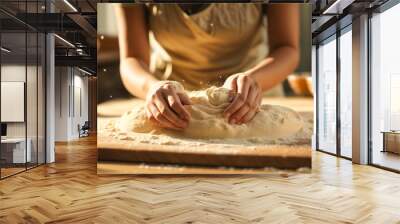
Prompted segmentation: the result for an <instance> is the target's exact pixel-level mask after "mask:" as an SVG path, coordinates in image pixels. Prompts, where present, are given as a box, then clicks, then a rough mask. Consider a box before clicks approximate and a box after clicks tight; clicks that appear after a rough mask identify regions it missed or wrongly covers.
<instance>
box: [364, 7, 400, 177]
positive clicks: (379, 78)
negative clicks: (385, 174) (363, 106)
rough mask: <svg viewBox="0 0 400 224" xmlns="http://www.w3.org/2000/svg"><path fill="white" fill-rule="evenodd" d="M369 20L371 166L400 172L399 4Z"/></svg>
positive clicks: (375, 14)
mask: <svg viewBox="0 0 400 224" xmlns="http://www.w3.org/2000/svg"><path fill="white" fill-rule="evenodd" d="M383 7H385V6H383ZM370 20H371V32H370V33H371V46H370V47H371V77H370V80H371V83H370V122H371V125H370V140H371V143H372V144H371V148H370V153H369V155H370V163H372V164H373V165H376V166H380V167H384V168H387V169H391V170H396V171H400V63H399V52H400V44H399V40H400V31H399V29H398V22H399V21H400V4H396V5H394V6H393V7H390V8H388V9H387V10H383V11H381V12H377V13H374V14H373V15H372V17H371V19H370Z"/></svg>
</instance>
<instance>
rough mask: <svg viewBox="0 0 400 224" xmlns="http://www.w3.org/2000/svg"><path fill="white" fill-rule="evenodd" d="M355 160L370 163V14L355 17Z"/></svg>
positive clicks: (359, 162) (353, 143) (353, 119)
mask: <svg viewBox="0 0 400 224" xmlns="http://www.w3.org/2000/svg"><path fill="white" fill-rule="evenodd" d="M352 28H353V40H352V44H353V59H352V60H353V80H352V81H353V84H352V85H353V86H352V87H353V103H352V104H353V105H352V106H353V114H352V115H353V116H352V117H353V118H352V123H353V124H352V125H353V128H352V135H353V136H352V138H353V139H352V147H353V153H352V156H353V162H354V163H358V164H367V163H368V15H366V14H363V15H361V16H359V17H357V18H354V19H353V25H352Z"/></svg>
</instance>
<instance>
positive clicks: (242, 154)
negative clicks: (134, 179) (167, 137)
mask: <svg viewBox="0 0 400 224" xmlns="http://www.w3.org/2000/svg"><path fill="white" fill-rule="evenodd" d="M281 102H282V101H281ZM132 103H133V102H132V101H126V102H113V104H108V105H103V106H102V107H101V110H100V111H99V115H100V116H99V119H98V124H99V126H98V127H99V132H98V138H97V147H98V159H99V161H100V162H104V163H106V162H133V163H147V164H172V165H189V166H207V167H239V168H264V167H273V168H283V169H298V168H301V167H307V168H310V167H311V147H310V145H308V144H303V145H265V146H237V145H235V146H231V147H228V148H227V147H223V146H221V145H218V144H209V145H208V144H207V145H200V146H190V147H188V146H184V145H155V144H146V143H138V142H133V141H129V140H120V139H116V138H113V137H110V136H107V135H103V134H102V132H101V129H102V127H104V126H105V124H106V123H107V122H108V121H109V120H110V119H113V118H112V117H114V116H116V115H119V114H120V113H121V111H126V109H123V108H129V107H130V106H131V105H132ZM111 105H112V106H111ZM303 105H304V104H303ZM111 108H113V110H112V109H111ZM99 109H100V108H99ZM109 111H113V114H107V115H108V116H107V115H106V114H105V113H106V112H109ZM117 111H118V112H117ZM101 115H103V116H101ZM105 116H107V117H105Z"/></svg>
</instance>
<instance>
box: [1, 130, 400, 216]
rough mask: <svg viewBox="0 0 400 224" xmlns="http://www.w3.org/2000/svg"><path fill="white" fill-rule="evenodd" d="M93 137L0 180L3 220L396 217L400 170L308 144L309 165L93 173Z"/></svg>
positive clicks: (60, 147) (399, 203)
mask: <svg viewBox="0 0 400 224" xmlns="http://www.w3.org/2000/svg"><path fill="white" fill-rule="evenodd" d="M96 154H97V151H96V139H95V138H94V137H89V138H85V139H82V140H81V141H76V142H71V143H69V144H58V145H57V149H56V163H54V164H49V165H46V166H41V167H39V168H36V169H32V170H29V171H27V172H26V173H22V174H19V175H16V176H13V177H10V178H7V179H5V180H2V181H0V202H1V203H0V223H7V224H8V223H46V222H47V223H385V224H386V223H400V212H399V211H400V200H398V199H399V198H400V175H399V174H396V173H391V172H388V171H384V170H381V169H378V168H374V167H370V166H361V165H354V164H352V163H351V162H350V161H348V160H343V159H339V158H336V157H333V156H330V155H327V154H323V153H319V152H313V170H312V172H311V173H308V174H307V173H295V172H289V171H288V172H286V171H285V172H282V171H271V172H269V173H266V174H261V175H215V176H212V175H182V176H180V175H167V176H165V175H139V176H135V175H121V176H98V175H97V174H96V160H97V155H96Z"/></svg>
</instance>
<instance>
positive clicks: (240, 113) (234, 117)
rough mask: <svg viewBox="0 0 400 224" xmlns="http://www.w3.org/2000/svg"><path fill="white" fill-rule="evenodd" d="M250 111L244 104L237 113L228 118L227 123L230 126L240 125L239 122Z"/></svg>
mask: <svg viewBox="0 0 400 224" xmlns="http://www.w3.org/2000/svg"><path fill="white" fill-rule="evenodd" d="M249 111H250V107H249V106H248V105H247V104H244V105H243V106H242V107H241V108H240V109H239V110H238V111H236V112H235V113H234V114H232V116H231V117H230V118H229V123H231V124H240V120H241V119H242V117H243V116H244V115H246V114H247V113H248V112H249Z"/></svg>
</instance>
